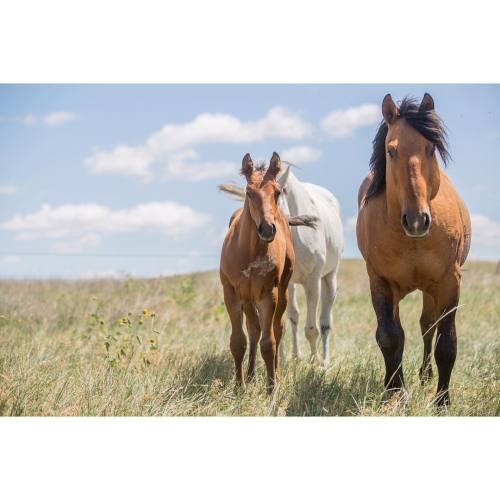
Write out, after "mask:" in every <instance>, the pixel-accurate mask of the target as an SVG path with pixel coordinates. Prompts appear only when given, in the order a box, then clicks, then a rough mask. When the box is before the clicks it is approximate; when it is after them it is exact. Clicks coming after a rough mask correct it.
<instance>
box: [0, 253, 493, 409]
mask: <svg viewBox="0 0 500 500" xmlns="http://www.w3.org/2000/svg"><path fill="white" fill-rule="evenodd" d="M461 303H462V304H463V307H462V308H461V309H460V310H459V311H458V314H457V329H458V358H457V363H456V365H455V370H454V372H453V376H452V384H451V396H452V406H451V408H450V409H449V411H448V413H449V414H451V415H498V414H499V413H500V381H499V379H500V377H499V375H500V356H499V354H500V272H498V270H497V266H496V264H494V263H485V262H472V263H468V264H466V266H465V269H464V272H463V286H462V297H461ZM420 304H421V298H420V295H419V294H418V295H417V294H412V295H411V296H409V297H407V298H406V299H405V301H404V302H403V304H402V308H401V317H402V322H403V327H404V328H405V332H406V348H405V357H404V370H405V376H406V381H407V387H408V390H409V393H410V400H409V403H408V404H407V405H406V406H402V405H400V404H397V403H396V402H393V403H389V404H387V405H384V406H383V405H381V404H380V402H379V401H380V395H381V393H382V391H383V387H382V380H383V360H382V355H381V354H380V352H379V349H378V347H377V345H376V343H375V334H374V332H375V317H374V313H373V310H372V306H371V302H370V296H369V289H368V281H367V276H366V272H365V269H364V264H363V263H362V262H361V261H356V260H345V261H343V262H342V264H341V271H340V276H339V294H338V297H337V301H336V303H335V306H334V316H333V317H334V332H333V336H332V361H331V364H330V366H329V368H328V369H326V370H324V369H322V368H320V367H319V366H315V365H311V364H310V363H309V361H308V360H307V354H308V350H309V347H308V345H307V342H306V341H305V338H304V336H303V317H304V314H303V313H304V300H303V296H302V295H300V306H301V325H300V331H301V349H302V356H303V358H302V359H301V360H299V361H293V360H291V359H288V360H287V361H286V363H285V364H284V365H282V367H281V371H280V372H279V379H278V380H279V382H278V387H277V390H276V391H275V394H274V395H273V396H272V397H267V396H266V394H265V381H264V378H265V377H264V376H265V370H264V367H263V362H262V359H261V358H260V355H259V359H258V365H257V367H258V368H257V377H256V381H255V382H254V383H253V384H251V385H249V386H248V387H247V389H246V391H244V392H240V393H238V394H236V393H235V392H234V390H233V383H232V377H233V361H232V357H231V354H230V352H229V322H228V318H227V315H226V311H225V307H224V304H223V301H222V290H221V286H220V283H219V278H218V273H217V272H208V273H199V274H192V275H184V276H175V277H169V278H157V279H134V278H130V279H126V280H95V281H79V282H64V281H3V282H0V414H3V415H320V416H321V415H404V414H407V415H432V414H435V410H434V407H433V405H432V398H433V396H434V393H435V385H436V379H435V378H434V379H433V380H432V381H431V383H430V384H428V385H427V386H425V387H421V386H420V383H419V380H418V368H419V366H420V363H421V358H422V349H423V346H422V339H421V335H420V329H419V325H418V318H419V315H420ZM285 345H286V351H287V354H288V356H290V350H291V347H290V339H289V338H288V337H287V334H286V333H285ZM435 371H436V370H435Z"/></svg>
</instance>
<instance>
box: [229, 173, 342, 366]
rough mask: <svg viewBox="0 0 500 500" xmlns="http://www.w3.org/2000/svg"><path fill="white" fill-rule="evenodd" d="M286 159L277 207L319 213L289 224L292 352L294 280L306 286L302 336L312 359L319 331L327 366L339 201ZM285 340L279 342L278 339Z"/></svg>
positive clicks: (336, 265) (295, 315)
mask: <svg viewBox="0 0 500 500" xmlns="http://www.w3.org/2000/svg"><path fill="white" fill-rule="evenodd" d="M290 167H291V165H288V167H287V168H286V170H285V171H284V172H283V174H282V175H281V176H280V177H279V178H278V182H279V184H280V186H281V188H282V190H283V195H282V196H280V204H281V206H280V208H281V209H282V210H283V211H284V212H285V213H288V214H290V216H292V217H295V216H298V215H299V214H309V215H314V216H317V217H318V222H317V223H316V229H315V230H314V231H311V230H310V229H308V228H304V227H300V226H297V227H292V228H291V230H292V237H293V246H294V250H295V268H294V271H293V275H292V278H291V280H290V284H289V286H288V294H289V300H288V309H287V315H288V319H289V320H290V323H291V325H292V341H293V356H294V357H300V353H299V345H298V338H297V330H298V324H299V308H298V305H297V298H296V290H295V288H296V285H297V284H300V285H302V286H303V287H304V290H305V293H306V300H307V317H306V324H305V336H306V338H307V340H308V342H309V346H310V348H311V360H314V359H316V358H317V350H318V340H319V337H320V335H321V339H322V344H323V364H324V366H327V365H328V363H329V358H330V346H329V339H330V332H331V331H332V307H333V302H334V301H335V296H336V294H337V272H338V269H339V264H340V256H341V254H342V251H343V249H344V235H343V229H342V219H341V218H340V204H339V202H338V201H337V199H336V198H335V196H333V194H332V193H330V191H328V190H326V189H325V188H322V187H321V186H317V185H316V184H309V183H307V182H301V181H299V180H298V179H297V177H295V175H294V174H293V172H292V171H291V168H290ZM220 189H221V190H223V191H227V192H230V193H231V194H235V195H237V196H239V197H244V193H243V191H242V190H238V188H235V187H234V186H233V187H231V186H227V185H222V186H220ZM320 297H321V312H320V317H319V320H320V321H319V325H318V318H317V315H318V302H319V299H320ZM282 344H283V343H282Z"/></svg>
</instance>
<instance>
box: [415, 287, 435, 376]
mask: <svg viewBox="0 0 500 500" xmlns="http://www.w3.org/2000/svg"><path fill="white" fill-rule="evenodd" d="M422 302H423V303H422V315H421V316H420V329H421V330H422V339H423V341H424V357H423V360H422V366H421V367H420V372H419V375H420V382H421V383H422V385H424V384H425V383H426V382H428V381H429V379H431V378H432V364H431V353H432V339H433V338H434V333H435V331H436V325H435V324H434V323H435V321H436V305H435V304H434V299H433V298H432V295H429V294H428V293H426V292H422Z"/></svg>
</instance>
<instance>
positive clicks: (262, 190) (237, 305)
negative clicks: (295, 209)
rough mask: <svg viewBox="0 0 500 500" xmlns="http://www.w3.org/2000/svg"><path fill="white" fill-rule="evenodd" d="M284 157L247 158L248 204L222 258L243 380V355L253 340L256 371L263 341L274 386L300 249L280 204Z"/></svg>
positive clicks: (237, 216) (236, 218)
mask: <svg viewBox="0 0 500 500" xmlns="http://www.w3.org/2000/svg"><path fill="white" fill-rule="evenodd" d="M280 170H281V160H280V158H279V156H278V154H277V153H274V154H273V157H272V158H271V162H270V164H269V168H268V169H267V170H264V168H255V167H254V165H253V162H252V159H251V157H250V155H249V154H246V155H245V157H244V158H243V162H242V167H241V173H242V174H243V175H244V176H245V177H246V180H247V187H246V196H245V202H244V205H243V208H239V209H238V210H237V211H236V212H235V213H234V214H233V216H232V217H231V222H230V227H229V230H228V233H227V235H226V238H225V240H224V244H223V246H222V254H221V261H220V279H221V282H222V286H223V288H224V302H225V304H226V309H227V312H228V314H229V318H230V320H231V327H232V332H231V340H230V347H231V353H232V355H233V357H234V365H235V369H236V376H235V378H236V384H237V386H239V385H241V384H242V383H243V358H244V356H245V351H246V347H247V339H246V336H245V333H244V332H243V326H242V322H243V312H244V313H245V316H246V325H247V331H248V336H249V340H250V352H249V357H248V373H247V380H251V379H252V378H253V376H254V371H255V355H256V351H257V343H258V342H259V339H260V337H261V332H262V340H261V341H260V351H261V353H262V357H263V358H264V361H265V364H266V369H267V381H268V392H269V393H271V392H272V390H273V388H274V384H275V375H276V369H277V367H278V355H277V350H278V346H279V343H280V340H281V336H282V334H283V320H282V317H283V313H284V312H285V309H286V306H287V302H288V292H287V287H288V282H289V281H290V277H291V276H292V271H293V265H294V261H295V255H294V253H293V244H292V236H291V232H290V228H289V226H288V220H287V218H286V217H285V215H284V214H283V213H282V212H281V210H280V209H279V208H278V198H279V196H280V192H281V189H280V186H279V184H278V183H277V181H276V176H277V175H278V174H279V172H280Z"/></svg>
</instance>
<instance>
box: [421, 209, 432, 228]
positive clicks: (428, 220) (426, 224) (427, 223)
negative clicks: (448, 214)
mask: <svg viewBox="0 0 500 500" xmlns="http://www.w3.org/2000/svg"><path fill="white" fill-rule="evenodd" d="M423 217H424V230H425V231H427V229H429V226H430V225H431V218H430V216H429V214H428V213H424V214H423Z"/></svg>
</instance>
